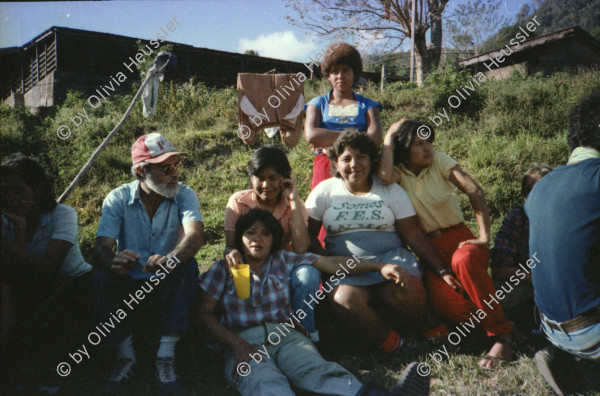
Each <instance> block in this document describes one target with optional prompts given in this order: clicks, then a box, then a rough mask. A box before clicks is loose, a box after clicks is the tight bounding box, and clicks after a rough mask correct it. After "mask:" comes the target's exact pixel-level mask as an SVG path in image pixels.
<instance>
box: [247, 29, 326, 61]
mask: <svg viewBox="0 0 600 396" xmlns="http://www.w3.org/2000/svg"><path fill="white" fill-rule="evenodd" d="M249 49H253V50H256V51H258V54H259V55H260V56H266V57H269V58H277V59H286V60H293V61H306V60H307V59H309V58H310V57H314V55H315V53H316V52H318V48H317V45H316V43H315V41H314V40H311V39H306V40H299V39H298V38H297V37H296V35H295V34H294V32H292V31H290V30H286V31H284V32H275V33H270V34H267V35H264V34H261V35H260V36H258V38H256V39H253V40H252V39H240V42H239V45H238V51H239V52H242V53H243V52H244V51H246V50H249Z"/></svg>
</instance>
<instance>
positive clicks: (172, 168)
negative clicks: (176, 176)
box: [148, 161, 183, 176]
mask: <svg viewBox="0 0 600 396" xmlns="http://www.w3.org/2000/svg"><path fill="white" fill-rule="evenodd" d="M148 167H149V168H155V169H158V170H160V171H161V172H162V173H164V174H165V175H167V176H169V175H172V174H173V173H175V172H180V171H181V170H182V169H183V162H181V161H177V162H175V163H174V164H173V165H165V166H156V165H148Z"/></svg>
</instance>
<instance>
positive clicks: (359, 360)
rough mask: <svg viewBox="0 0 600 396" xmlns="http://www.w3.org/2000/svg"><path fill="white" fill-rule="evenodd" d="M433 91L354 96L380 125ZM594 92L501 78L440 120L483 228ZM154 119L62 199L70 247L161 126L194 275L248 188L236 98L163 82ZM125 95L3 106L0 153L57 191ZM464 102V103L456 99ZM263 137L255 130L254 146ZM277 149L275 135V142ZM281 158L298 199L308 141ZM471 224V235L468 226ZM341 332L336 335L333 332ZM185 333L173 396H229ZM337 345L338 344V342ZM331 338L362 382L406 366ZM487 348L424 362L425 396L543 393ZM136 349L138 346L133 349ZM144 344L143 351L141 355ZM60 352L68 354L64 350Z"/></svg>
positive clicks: (121, 137)
mask: <svg viewBox="0 0 600 396" xmlns="http://www.w3.org/2000/svg"><path fill="white" fill-rule="evenodd" d="M444 81H445V80H443V79H442V82H441V83H440V84H447V85H448V86H446V87H445V90H444V89H438V88H440V87H425V88H414V87H410V86H408V87H406V88H403V87H402V86H400V85H398V84H396V85H394V86H393V87H392V88H391V89H389V90H388V91H386V92H383V93H382V92H379V91H378V90H377V89H376V87H375V86H373V85H369V86H367V87H366V88H363V89H359V90H358V93H360V94H362V95H365V96H367V97H369V98H372V99H374V100H376V101H379V102H380V103H382V104H383V112H382V122H383V126H384V129H385V128H387V127H388V126H389V125H390V124H391V123H392V122H394V121H396V120H398V119H399V118H401V117H405V118H420V119H423V120H426V119H427V118H428V117H430V116H432V115H434V114H435V113H436V112H437V111H439V110H440V109H437V110H436V109H434V108H433V105H432V103H436V102H437V103H443V101H444V100H445V98H441V99H443V100H441V101H440V97H439V95H441V94H440V92H449V91H450V92H451V91H452V89H451V88H453V87H452V85H451V83H448V82H444ZM594 88H600V72H598V71H594V70H590V71H580V72H579V73H578V74H576V75H569V74H563V73H560V74H555V75H554V76H551V77H542V76H535V77H529V78H525V77H522V76H518V75H516V76H514V77H513V78H511V79H508V80H505V81H488V82H486V83H484V84H483V85H482V86H481V87H479V88H477V89H478V90H479V92H478V93H479V97H480V99H481V102H480V103H479V104H478V105H477V106H472V107H473V108H470V109H469V112H468V114H454V113H451V119H450V121H449V122H446V121H444V123H443V124H442V125H440V126H439V127H437V128H436V141H435V143H434V145H435V147H436V148H437V149H438V150H440V151H443V152H446V153H448V154H449V155H451V156H453V157H454V158H456V159H457V160H458V161H459V163H460V164H461V166H462V167H463V168H464V169H465V170H466V171H467V172H468V173H470V174H471V175H472V176H473V177H474V178H475V179H476V180H477V181H478V182H479V184H481V185H482V187H483V188H484V190H485V193H486V198H487V201H488V204H489V206H490V213H491V218H492V232H493V234H495V232H496V231H497V230H498V228H499V226H500V223H501V221H502V218H503V217H504V216H505V215H506V213H508V211H509V210H510V209H511V208H512V207H514V206H516V205H519V204H521V199H520V196H519V190H520V179H521V175H522V173H523V172H524V171H525V169H526V167H527V165H528V164H529V163H530V162H533V161H538V162H545V163H547V164H549V165H550V166H558V165H560V164H564V163H565V161H566V159H567V157H568V148H567V144H566V130H567V126H568V111H569V108H570V107H571V106H572V105H573V104H574V103H576V102H577V101H578V100H579V99H580V98H581V97H582V96H584V95H585V94H586V93H588V92H590V91H591V90H592V89H594ZM328 89H329V88H328V83H327V82H326V81H320V82H315V83H313V82H310V81H307V84H306V87H305V96H306V97H307V98H313V97H315V96H317V95H322V94H324V93H325V92H327V91H328ZM160 96H161V97H160V100H159V105H158V110H157V114H156V116H155V117H154V118H153V119H151V120H145V119H144V118H143V117H142V114H141V105H139V104H138V105H137V106H136V108H135V110H134V111H133V113H132V115H131V117H130V118H129V119H128V120H127V122H126V124H125V126H124V127H123V128H122V130H121V131H120V132H119V134H118V135H117V136H116V137H115V138H114V139H113V141H111V143H110V144H109V146H108V148H107V149H106V150H105V151H104V152H103V153H102V155H101V156H100V157H99V159H98V161H97V162H96V163H95V164H94V166H93V167H92V169H91V170H90V172H89V173H88V174H87V175H86V177H85V178H84V179H83V181H82V182H81V183H80V185H79V186H78V187H77V188H76V189H75V191H74V192H73V194H71V196H70V197H69V198H68V199H67V201H66V204H68V205H71V206H72V207H74V208H75V209H76V210H77V213H78V215H79V225H80V229H79V242H80V244H81V247H82V251H83V253H84V256H86V257H90V254H91V248H92V246H93V243H94V239H95V233H96V229H97V226H98V221H99V219H100V213H101V205H102V200H103V198H104V197H105V196H106V194H107V193H108V192H109V191H110V190H111V189H113V188H116V187H117V186H119V185H121V184H123V183H126V182H129V181H131V179H132V177H131V175H130V173H129V168H130V164H131V159H130V147H131V145H132V143H133V142H134V141H135V139H137V138H138V137H139V136H141V135H142V134H144V133H147V132H151V131H159V132H161V133H162V134H164V135H165V136H166V137H167V138H168V139H169V140H170V141H171V142H172V143H173V144H174V146H175V147H176V148H177V149H179V150H183V151H185V152H187V153H189V157H187V158H186V160H185V165H186V167H185V171H184V173H183V176H182V182H183V183H184V184H188V185H189V186H191V187H192V188H193V189H194V190H195V191H196V192H197V193H198V196H199V199H200V203H201V210H202V213H203V217H204V225H205V234H206V237H207V245H206V246H205V247H203V248H202V249H201V250H200V252H199V253H198V254H197V256H196V258H197V259H198V261H199V263H200V266H201V271H204V270H206V269H207V268H208V267H209V266H210V264H211V263H212V262H213V261H214V260H215V259H218V258H220V257H221V255H222V251H223V248H224V232H223V217H224V211H225V205H226V202H227V199H228V197H229V196H230V195H231V194H232V193H233V192H235V191H237V190H240V189H243V188H246V187H247V186H248V178H247V174H246V163H247V161H248V158H249V157H250V155H251V153H252V152H253V148H250V147H246V146H244V145H243V144H242V142H241V140H240V139H239V138H238V137H237V136H236V128H237V93H236V92H235V90H234V89H233V88H229V89H221V90H214V89H211V88H208V87H206V86H204V85H202V84H199V83H194V82H188V83H186V84H180V85H178V84H170V83H167V84H164V85H163V86H162V87H161V93H160ZM132 97H133V93H132V94H129V95H123V96H111V97H110V99H109V100H107V101H106V102H103V104H102V106H100V107H99V108H97V109H90V108H89V106H88V105H87V104H86V98H85V97H83V95H81V94H77V93H71V94H69V96H68V98H67V100H66V101H65V103H63V104H62V105H61V106H59V107H57V108H55V109H53V110H51V111H50V112H49V114H48V115H47V116H46V117H43V118H38V117H36V116H33V115H31V114H30V113H28V112H27V111H26V110H22V109H10V108H8V107H2V108H1V109H0V117H1V119H0V122H1V124H0V128H1V138H0V154H1V155H2V157H4V156H6V155H7V154H10V153H13V152H17V151H20V152H22V153H24V154H27V155H30V156H32V157H34V158H36V159H37V160H39V161H40V162H41V163H42V164H44V166H45V167H46V169H47V171H48V173H49V174H51V175H53V176H54V178H55V185H56V186H57V189H56V195H57V196H58V195H60V193H61V192H62V191H63V190H64V189H65V188H66V186H67V185H68V184H69V182H70V181H71V180H72V179H73V178H74V176H75V175H76V174H77V172H78V171H79V169H80V168H81V167H82V166H83V164H84V163H85V162H86V161H87V159H88V158H89V156H90V155H91V154H92V152H93V151H94V150H95V148H96V147H97V146H98V145H99V144H100V142H101V141H102V139H103V138H104V137H105V136H106V135H107V134H108V132H109V131H110V130H111V129H112V128H113V126H114V125H116V123H117V122H118V120H119V119H120V118H121V116H122V114H123V113H124V111H125V109H126V107H127V105H128V104H129V103H130V101H131V99H132ZM465 105H466V102H465ZM81 106H86V110H87V113H88V115H89V117H90V120H89V121H86V122H84V123H83V124H82V125H81V126H80V127H78V128H75V127H73V125H72V124H70V121H69V117H72V116H73V115H75V113H76V112H77V111H78V110H79V111H80V109H81ZM63 124H67V125H69V126H71V129H72V133H73V134H72V136H71V137H70V138H69V139H66V140H61V139H58V138H57V136H56V129H57V128H58V127H59V126H60V125H63ZM269 142H270V141H269V140H268V139H267V138H266V136H265V135H264V134H261V136H260V138H259V142H258V143H257V145H256V147H258V146H260V145H261V144H265V143H269ZM273 142H274V143H275V144H280V142H279V141H278V140H273ZM286 150H287V151H289V158H290V162H291V164H292V167H293V170H294V171H293V177H294V179H295V180H296V182H297V183H298V186H299V190H300V194H301V196H302V197H304V198H305V197H307V196H308V193H309V191H310V182H311V175H312V165H311V164H312V154H311V152H310V149H309V147H308V144H307V143H306V141H304V140H302V141H301V142H300V144H299V145H298V146H297V147H295V148H293V149H291V150H288V149H286ZM459 195H460V203H461V206H462V208H463V210H464V213H465V216H466V220H467V223H468V224H469V226H470V227H471V228H473V227H474V225H475V222H474V217H473V213H472V210H471V208H470V205H469V202H468V200H467V198H466V197H465V196H464V194H459ZM473 229H474V228H473ZM338 331H339V332H340V333H344V331H343V330H341V329H338ZM197 333H198V330H197V329H195V330H194V333H193V334H194V337H188V339H186V340H183V341H182V343H181V345H180V348H179V352H178V353H179V355H178V356H179V357H178V365H179V370H180V373H181V375H182V377H183V381H184V385H185V389H184V392H183V393H182V394H190V395H192V394H194V395H198V394H204V395H220V394H223V395H228V394H235V393H234V392H232V391H231V389H230V388H227V385H226V383H225V380H224V379H223V376H222V360H221V359H220V357H219V355H218V354H214V353H212V352H208V351H207V350H206V349H205V348H204V347H203V346H202V342H201V341H200V337H198V336H197ZM151 335H152V334H149V335H148V336H147V337H145V339H146V340H147V343H149V347H148V348H146V349H147V351H144V352H143V353H142V354H141V357H140V361H141V367H142V369H141V373H140V375H139V376H138V377H137V378H136V379H135V380H134V382H133V384H132V387H131V388H130V389H129V390H128V393H130V394H153V393H155V389H156V386H155V384H154V383H153V378H154V374H153V372H154V368H153V360H152V359H153V353H154V351H155V350H156V341H155V340H154V339H155V337H152V336H151ZM342 338H343V337H342ZM332 342H333V344H332V345H333V347H332V346H329V347H327V348H325V347H323V353H324V354H325V356H326V357H328V358H330V359H334V360H337V361H339V362H341V363H342V364H344V365H345V366H346V367H348V368H349V369H350V370H352V371H353V372H355V373H357V374H358V375H360V376H361V378H364V379H365V380H369V381H374V382H376V383H378V384H380V385H382V386H388V387H389V386H391V385H392V384H393V383H394V381H395V380H396V379H397V378H398V377H399V373H400V371H401V369H402V368H403V366H404V365H405V364H406V362H404V361H402V360H395V359H392V358H389V357H386V356H383V355H382V354H380V353H378V352H373V351H369V350H357V349H356V345H357V344H364V343H365V342H366V340H363V339H360V338H358V339H354V340H350V341H349V342H347V343H346V342H344V343H340V342H335V340H334V341H332ZM486 347H487V345H485V343H484V342H481V341H478V340H475V341H466V342H465V348H466V350H465V351H464V352H462V353H459V354H456V355H453V356H451V358H450V359H449V360H445V361H443V362H442V363H441V365H440V366H439V367H438V366H436V365H435V364H432V367H433V371H432V377H433V380H432V393H433V394H439V395H475V394H491V395H506V394H511V395H512V394H526V395H540V394H541V395H543V394H550V393H551V392H550V388H549V387H548V386H547V385H545V383H544V381H543V378H542V377H541V376H540V374H539V373H538V371H537V369H536V367H535V363H534V361H533V360H532V359H531V356H526V355H522V354H521V355H519V356H518V359H517V360H516V361H514V362H512V363H508V364H506V365H503V367H502V368H501V369H499V370H496V371H493V372H488V371H484V370H481V369H479V368H478V367H477V360H478V357H480V356H482V355H483V354H484V353H485V351H486ZM138 349H140V348H138ZM142 349H144V348H142ZM65 352H67V351H65ZM110 363H111V361H110V359H109V358H108V357H107V356H104V357H103V354H102V353H100V352H99V351H98V353H96V351H95V352H94V355H92V361H91V363H89V364H87V365H85V367H83V366H82V367H81V368H78V371H77V373H75V372H74V374H73V378H72V379H71V381H70V384H69V385H68V387H67V388H68V389H69V390H70V393H73V394H88V393H90V390H91V389H94V388H96V387H98V386H99V385H100V384H101V383H102V382H103V381H104V380H105V378H106V376H107V375H108V371H109V370H110Z"/></svg>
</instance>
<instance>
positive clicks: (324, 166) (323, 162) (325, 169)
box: [311, 154, 331, 247]
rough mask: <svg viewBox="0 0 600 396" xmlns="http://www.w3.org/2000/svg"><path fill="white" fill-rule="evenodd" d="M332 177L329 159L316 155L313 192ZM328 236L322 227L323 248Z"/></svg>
mask: <svg viewBox="0 0 600 396" xmlns="http://www.w3.org/2000/svg"><path fill="white" fill-rule="evenodd" d="M330 177H331V165H330V164H329V157H327V156H326V155H323V154H316V155H315V159H314V161H313V179H312V187H311V190H314V188H315V187H316V186H317V184H319V183H321V182H322V181H323V180H327V179H329V178H330ZM326 236H327V232H326V231H325V227H321V231H320V232H319V242H321V245H322V246H323V247H325V237H326Z"/></svg>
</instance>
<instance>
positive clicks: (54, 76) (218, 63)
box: [0, 26, 400, 108]
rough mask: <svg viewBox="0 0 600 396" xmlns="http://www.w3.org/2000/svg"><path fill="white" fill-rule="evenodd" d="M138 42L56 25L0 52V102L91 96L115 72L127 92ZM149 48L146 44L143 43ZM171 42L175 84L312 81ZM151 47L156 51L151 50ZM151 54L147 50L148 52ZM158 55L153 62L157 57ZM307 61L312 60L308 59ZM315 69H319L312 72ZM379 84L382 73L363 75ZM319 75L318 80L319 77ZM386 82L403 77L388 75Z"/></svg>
mask: <svg viewBox="0 0 600 396" xmlns="http://www.w3.org/2000/svg"><path fill="white" fill-rule="evenodd" d="M138 40H139V39H136V38H133V37H126V36H120V35H116V34H109V33H99V32H91V31H86V30H79V29H71V28H64V27H56V26H55V27H52V28H50V29H48V30H46V31H45V32H43V33H42V34H40V35H39V36H37V37H35V38H34V39H32V40H31V41H29V42H28V43H27V44H25V45H23V46H21V47H12V48H3V49H0V75H1V76H2V79H1V80H0V95H1V96H0V100H1V101H2V103H8V104H10V105H12V106H19V105H20V106H22V105H25V106H28V107H33V108H36V107H48V106H54V105H56V104H58V103H60V102H62V101H63V100H64V99H65V97H66V93H67V91H69V90H74V91H80V92H83V93H84V94H85V95H86V96H87V95H89V94H93V93H94V92H95V91H96V90H97V89H99V88H100V87H102V86H103V85H104V84H108V83H110V80H111V78H113V77H116V76H117V73H119V72H124V73H125V75H126V77H127V78H126V80H123V81H122V83H121V84H120V85H119V86H118V87H116V91H115V93H117V94H118V93H123V92H129V90H130V89H131V83H132V82H133V81H139V74H138V73H137V71H136V70H135V65H133V66H132V68H133V72H130V71H129V70H128V69H127V68H126V67H125V63H127V64H130V65H131V61H130V58H131V57H135V55H136V53H138V52H140V50H139V48H138V46H137V44H136V42H137V41H138ZM141 42H142V44H147V43H148V40H141ZM162 44H172V45H173V50H172V52H173V53H174V54H175V55H176V56H177V58H178V63H177V68H176V71H175V73H174V74H173V75H172V76H171V77H172V78H173V79H174V80H176V81H188V80H189V79H190V78H192V77H194V78H195V80H196V81H200V82H204V83H206V84H207V85H210V86H215V87H224V86H235V85H236V82H237V74H238V73H241V72H244V73H266V72H268V71H270V70H275V71H276V72H277V73H298V72H302V73H304V74H305V75H306V76H307V77H310V70H309V69H308V68H307V66H306V65H305V64H303V63H300V62H291V61H285V60H281V59H273V58H265V57H261V56H254V55H245V54H238V53H232V52H225V51H218V50H212V49H207V48H197V47H194V46H191V45H185V44H178V43H172V42H164V43H162ZM148 48H150V49H152V47H150V46H149V47H148ZM147 52H149V51H147ZM156 54H157V51H154V53H152V55H149V56H148V57H149V58H152V59H154V58H155V57H156ZM307 62H308V61H307ZM314 69H315V71H316V72H317V73H318V71H317V70H316V69H317V68H314ZM363 76H364V77H366V78H367V79H369V80H372V81H374V82H376V83H378V82H379V79H380V75H379V73H363ZM315 77H320V76H318V75H316V76H315ZM387 80H388V81H398V80H400V78H398V77H395V76H388V77H387Z"/></svg>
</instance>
